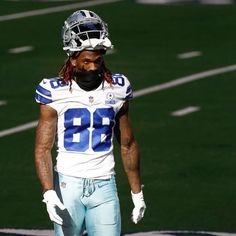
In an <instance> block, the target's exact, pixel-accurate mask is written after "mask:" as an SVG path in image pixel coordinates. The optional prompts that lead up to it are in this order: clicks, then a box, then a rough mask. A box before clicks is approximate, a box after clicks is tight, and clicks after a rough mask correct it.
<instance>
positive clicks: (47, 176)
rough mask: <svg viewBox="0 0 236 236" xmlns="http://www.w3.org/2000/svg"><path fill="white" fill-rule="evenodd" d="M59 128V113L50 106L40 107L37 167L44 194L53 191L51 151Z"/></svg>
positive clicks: (36, 152) (36, 142)
mask: <svg viewBox="0 0 236 236" xmlns="http://www.w3.org/2000/svg"><path fill="white" fill-rule="evenodd" d="M56 126H57V112H56V111H55V110H54V109H53V108H51V107H50V106H48V105H40V117H39V122H38V126H37V129H36V141H35V167H36V171H37V175H38V178H39V180H40V183H41V185H42V189H43V192H46V191H47V190H50V189H53V164H52V156H51V150H52V147H53V144H54V139H55V134H56Z"/></svg>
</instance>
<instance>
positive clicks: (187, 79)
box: [134, 64, 236, 97]
mask: <svg viewBox="0 0 236 236" xmlns="http://www.w3.org/2000/svg"><path fill="white" fill-rule="evenodd" d="M235 70H236V64H234V65H231V66H225V67H221V68H217V69H213V70H207V71H203V72H200V73H196V74H193V75H189V76H184V77H181V78H178V79H175V80H172V81H170V82H167V83H163V84H159V85H156V86H151V87H148V88H145V89H141V90H138V91H136V92H134V97H140V96H143V95H146V94H150V93H154V92H158V91H161V90H164V89H168V88H173V87H177V86H179V85H182V84H186V83H189V82H192V81H196V80H199V79H204V78H207V77H210V76H213V75H219V74H224V73H228V72H232V71H235Z"/></svg>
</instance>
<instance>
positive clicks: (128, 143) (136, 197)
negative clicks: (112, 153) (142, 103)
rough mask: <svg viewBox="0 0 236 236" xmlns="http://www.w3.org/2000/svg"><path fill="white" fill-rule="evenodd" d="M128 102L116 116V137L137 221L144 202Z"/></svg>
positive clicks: (142, 213)
mask: <svg viewBox="0 0 236 236" xmlns="http://www.w3.org/2000/svg"><path fill="white" fill-rule="evenodd" d="M128 111H129V103H128V102H125V103H124V105H123V107H122V108H121V110H120V112H119V113H118V115H117V117H116V128H115V134H116V138H117V140H118V142H119V144H120V149H121V158H122V162H123V166H124V170H125V173H126V175H127V177H128V181H129V185H130V188H131V196H132V200H133V203H134V206H135V207H134V209H133V212H132V220H133V222H134V223H138V221H139V220H141V219H142V218H143V216H144V212H145V209H146V204H145V202H144V197H143V192H142V189H141V180H140V152H139V147H138V143H137V141H136V140H135V138H134V134H133V130H132V126H131V122H130V120H129V117H128Z"/></svg>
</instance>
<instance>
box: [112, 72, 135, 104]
mask: <svg viewBox="0 0 236 236" xmlns="http://www.w3.org/2000/svg"><path fill="white" fill-rule="evenodd" d="M112 79H113V84H114V85H115V86H117V87H120V89H121V90H122V94H123V99H124V100H129V99H131V98H132V97H133V91H132V87H131V84H130V82H129V80H128V78H127V77H126V76H124V75H123V74H113V75H112Z"/></svg>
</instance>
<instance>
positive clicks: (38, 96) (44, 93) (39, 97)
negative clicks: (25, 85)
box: [35, 79, 53, 104]
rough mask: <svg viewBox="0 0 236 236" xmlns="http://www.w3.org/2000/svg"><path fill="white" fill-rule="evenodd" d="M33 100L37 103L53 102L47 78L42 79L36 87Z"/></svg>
mask: <svg viewBox="0 0 236 236" xmlns="http://www.w3.org/2000/svg"><path fill="white" fill-rule="evenodd" d="M35 100H36V102H37V103H41V104H50V103H52V102H53V99H52V91H51V86H50V80H49V79H43V80H42V81H41V82H40V83H39V85H38V86H37V88H36V92H35Z"/></svg>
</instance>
